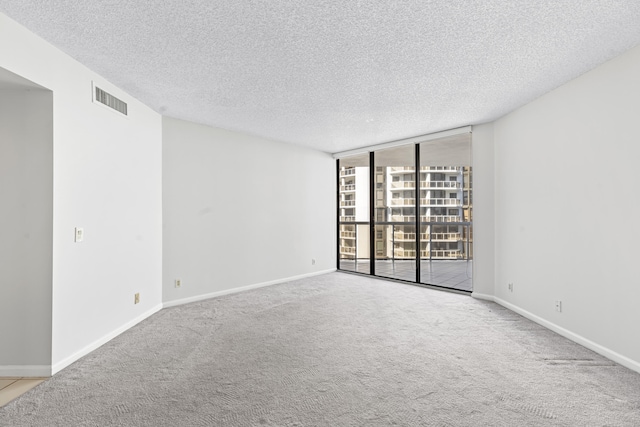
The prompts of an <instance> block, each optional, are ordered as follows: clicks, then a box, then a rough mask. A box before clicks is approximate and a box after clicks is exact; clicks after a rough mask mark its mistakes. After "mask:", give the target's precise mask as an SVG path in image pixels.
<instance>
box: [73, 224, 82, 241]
mask: <svg viewBox="0 0 640 427" xmlns="http://www.w3.org/2000/svg"><path fill="white" fill-rule="evenodd" d="M83 238H84V229H83V228H79V227H76V237H75V240H74V241H75V242H76V243H80V242H82V239H83Z"/></svg>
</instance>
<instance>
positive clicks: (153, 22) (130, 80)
mask: <svg viewBox="0 0 640 427" xmlns="http://www.w3.org/2000/svg"><path fill="white" fill-rule="evenodd" d="M0 11H2V12H3V13H5V14H6V15H7V16H9V17H11V18H12V19H14V20H16V21H17V22H19V23H21V24H22V25H24V26H26V27H27V28H29V29H30V30H31V31H33V32H34V33H36V34H38V35H40V36H41V37H43V38H44V39H46V40H48V41H49V42H51V43H52V44H53V45H55V46H57V47H58V48H60V49H61V50H63V51H65V52H66V53H68V54H69V55H71V56H72V57H74V58H75V59H77V60H78V61H80V62H81V63H83V64H84V65H86V66H88V67H89V68H91V69H92V70H94V71H95V72H97V73H99V74H100V75H102V76H103V77H105V78H106V79H107V80H109V81H110V82H111V83H113V84H115V85H117V86H118V87H120V88H121V89H123V90H125V91H126V92H127V93H129V94H130V95H132V96H134V97H136V98H138V99H139V100H141V101H143V102H144V103H146V104H147V105H149V106H150V107H152V108H154V109H155V110H156V111H158V112H160V113H162V114H164V115H167V116H171V117H176V118H180V119H186V120H191V121H194V122H198V123H204V124H207V125H211V126H215V127H221V128H225V129H231V130H237V131H242V132H246V133H250V134H254V135H259V136H263V137H266V138H270V139H275V140H281V141H287V142H292V143H296V144H302V145H306V146H310V147H314V148H317V149H320V150H323V151H328V152H336V151H342V150H347V149H352V148H357V147H361V146H366V145H370V144H375V143H381V142H387V141H392V140H397V139H402V138H407V137H412V136H416V135H421V134H426V133H431V132H436V131H439V130H445V129H450V128H455V127H460V126H464V125H469V124H479V123H483V122H487V121H490V120H493V119H496V118H498V117H500V116H502V115H504V114H506V113H508V112H510V111H512V110H513V109H515V108H517V107H519V106H521V105H524V104H525V103H527V102H529V101H531V100H533V99H535V98H537V97H538V96H540V95H542V94H544V93H546V92H548V91H550V90H552V89H554V88H555V87H557V86H559V85H561V84H563V83H565V82H567V81H569V80H571V79H572V78H575V77H577V76H579V75H580V74H582V73H584V72H586V71H588V70H590V69H592V68H594V67H595V66H597V65H599V64H601V63H603V62H605V61H607V60H609V59H611V58H613V57H615V56H617V55H619V54H620V53H622V52H624V51H626V50H628V49H630V48H632V47H634V46H635V45H637V44H638V43H640V25H638V22H640V2H638V1H637V0H619V1H616V0H563V1H559V2H558V1H555V0H552V1H551V0H549V1H541V0H508V1H507V0H466V1H450V0H446V1H445V0H432V1H425V0H411V1H388V0H385V1H382V0H375V1H357V2H355V1H354V2H345V1H341V0H340V1H339V0H317V1H313V2H304V1H298V0H295V1H294V0H268V1H267V0H237V1H211V0H164V1H122V0H121V1H117V0H109V1H104V0H101V1H97V0H85V1H77V0H58V1H44V0H30V1H28V2H25V1H23V0H0Z"/></svg>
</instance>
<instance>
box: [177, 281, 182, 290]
mask: <svg viewBox="0 0 640 427" xmlns="http://www.w3.org/2000/svg"><path fill="white" fill-rule="evenodd" d="M181 287H182V280H180V279H176V288H181Z"/></svg>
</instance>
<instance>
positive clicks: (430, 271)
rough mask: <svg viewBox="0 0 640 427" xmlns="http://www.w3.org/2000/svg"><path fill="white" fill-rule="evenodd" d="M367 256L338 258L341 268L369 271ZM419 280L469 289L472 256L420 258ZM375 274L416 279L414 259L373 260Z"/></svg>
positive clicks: (471, 288)
mask: <svg viewBox="0 0 640 427" xmlns="http://www.w3.org/2000/svg"><path fill="white" fill-rule="evenodd" d="M369 265H370V262H369V260H358V261H357V262H356V261H354V260H352V259H342V260H340V266H339V267H338V268H339V269H340V270H345V271H353V272H358V273H364V274H369V272H370V267H369ZM420 273H421V274H420V276H421V277H420V283H424V284H427V285H435V286H443V287H446V288H451V289H457V290H460V291H469V292H470V291H472V290H473V284H472V277H473V274H472V273H473V261H472V260H468V261H467V260H432V261H429V260H423V261H421V262H420ZM376 276H381V277H389V278H392V279H400V280H407V281H409V282H415V280H416V270H415V261H413V260H395V261H393V260H386V259H385V260H376Z"/></svg>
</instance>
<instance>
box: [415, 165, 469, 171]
mask: <svg viewBox="0 0 640 427" xmlns="http://www.w3.org/2000/svg"><path fill="white" fill-rule="evenodd" d="M461 170H462V167H460V166H423V167H422V168H420V172H460V171H461Z"/></svg>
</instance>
